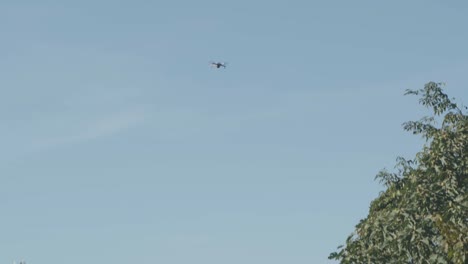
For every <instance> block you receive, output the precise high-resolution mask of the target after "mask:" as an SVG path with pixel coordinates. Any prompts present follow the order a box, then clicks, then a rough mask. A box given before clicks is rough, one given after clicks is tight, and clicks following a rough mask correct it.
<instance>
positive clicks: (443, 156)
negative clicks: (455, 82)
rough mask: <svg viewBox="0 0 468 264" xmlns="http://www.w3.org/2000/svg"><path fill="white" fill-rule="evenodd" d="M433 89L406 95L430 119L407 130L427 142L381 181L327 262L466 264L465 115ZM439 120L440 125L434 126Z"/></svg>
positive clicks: (467, 121)
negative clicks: (414, 97) (364, 211)
mask: <svg viewBox="0 0 468 264" xmlns="http://www.w3.org/2000/svg"><path fill="white" fill-rule="evenodd" d="M442 85H443V84H441V83H434V82H430V83H427V84H426V85H425V86H424V89H420V90H407V92H406V93H405V94H410V95H418V96H420V100H419V102H420V104H422V105H423V106H426V107H427V108H430V109H431V110H432V113H433V114H432V116H430V117H424V118H422V119H421V120H419V121H411V122H406V123H404V124H403V127H404V129H405V130H407V131H411V132H413V134H419V135H422V137H424V138H425V139H426V144H425V145H424V146H423V149H422V150H421V151H420V152H419V153H417V154H416V157H415V158H414V159H412V160H406V159H404V158H401V157H399V158H398V159H397V165H396V166H395V168H396V169H397V170H396V172H392V173H391V172H388V171H386V170H383V171H381V172H379V173H378V174H377V176H376V179H378V180H379V181H380V182H381V183H383V184H384V186H385V187H386V189H385V191H383V192H381V193H380V195H379V196H378V197H377V198H376V199H375V200H374V201H372V202H371V205H370V209H369V215H368V216H367V217H366V218H365V219H362V220H361V221H360V222H359V224H357V225H356V228H355V231H354V232H353V233H352V234H351V235H350V236H349V237H348V238H347V240H346V244H345V245H344V246H340V247H338V251H337V252H333V253H331V254H330V256H329V257H328V258H329V259H335V260H338V261H340V263H344V264H348V263H359V264H361V263H456V264H464V263H467V262H468V192H467V191H468V116H467V115H466V109H467V108H466V107H464V109H463V108H462V109H461V108H459V107H458V106H457V104H455V103H454V102H453V101H452V100H450V99H449V97H448V96H447V95H446V94H445V93H443V90H442V88H441V87H442ZM437 121H439V123H440V125H439V126H437V123H438V122H437Z"/></svg>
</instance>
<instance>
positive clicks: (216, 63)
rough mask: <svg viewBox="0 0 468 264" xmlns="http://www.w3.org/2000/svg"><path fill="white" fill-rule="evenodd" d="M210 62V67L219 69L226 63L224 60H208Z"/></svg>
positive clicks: (224, 66)
mask: <svg viewBox="0 0 468 264" xmlns="http://www.w3.org/2000/svg"><path fill="white" fill-rule="evenodd" d="M210 64H211V67H215V68H216V69H219V68H226V65H227V63H226V62H214V61H212V62H210Z"/></svg>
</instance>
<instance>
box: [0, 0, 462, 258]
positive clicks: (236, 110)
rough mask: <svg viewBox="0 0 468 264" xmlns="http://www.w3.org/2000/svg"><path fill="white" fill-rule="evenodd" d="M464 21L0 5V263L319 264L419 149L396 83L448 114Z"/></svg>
mask: <svg viewBox="0 0 468 264" xmlns="http://www.w3.org/2000/svg"><path fill="white" fill-rule="evenodd" d="M467 11H468V4H467V3H465V1H386V2H383V1H352V3H351V2H350V1H294V0H293V1H246V0H237V1H208V0H200V1H89V0H82V1H73V2H72V1H47V0H44V1H9V0H4V1H1V2H0V33H1V41H0V54H1V59H0V77H1V78H0V120H1V121H2V122H0V212H1V214H0V262H1V263H12V262H13V261H14V260H19V259H22V258H23V259H25V260H26V261H27V262H28V263H31V264H39V263H48V264H54V263H68V264H75V263H76V264H78V263H79V264H82V263H115V264H120V263H121V264H124V263H142V264H146V263H147V264H149V263H165V264H182V263H184V264H185V263H193V264H198V263H200V264H202V263H203V264H215V263H216V264H218V263H224V264H231V263H232V264H234V263H236V264H237V263H245V264H254V263H255V264H258V263H269V264H280V263H298V264H299V263H332V262H330V261H328V260H327V259H326V258H327V256H328V254H329V253H330V252H331V251H333V250H334V249H335V248H336V246H338V245H340V244H341V243H343V242H344V240H345V238H346V236H347V235H348V234H349V233H351V232H352V230H353V227H354V225H355V224H356V223H358V221H359V219H361V218H363V217H365V216H366V214H367V210H368V205H369V203H370V201H371V200H372V199H374V198H375V197H376V196H377V195H378V192H379V191H380V190H382V188H381V187H380V186H379V185H378V184H377V183H376V182H374V181H373V178H374V176H375V174H376V173H377V172H378V171H379V170H380V169H382V168H385V167H386V168H390V169H391V168H392V167H393V165H394V160H395V158H396V157H397V156H398V155H402V156H404V157H407V158H411V157H412V156H413V155H414V154H415V152H416V151H418V150H419V148H420V147H421V145H422V144H423V141H422V140H420V139H419V138H417V137H414V136H412V135H410V134H409V133H406V132H404V131H403V130H402V128H401V123H403V122H405V121H408V120H414V119H417V118H419V117H421V116H422V115H424V114H426V113H427V112H426V111H424V109H422V108H421V107H419V106H418V105H417V98H413V97H404V96H403V93H404V91H405V89H408V88H410V89H418V88H422V87H423V85H424V84H425V83H426V82H428V81H441V82H446V83H447V86H446V92H447V93H448V94H449V95H450V96H453V97H456V98H457V99H458V102H462V103H464V104H465V105H466V104H468V102H467V101H466V100H467V98H468V89H467V88H466V87H468V80H467V79H466V72H468V53H467V50H466V47H468V33H467V32H466V26H467V25H468V17H467V16H466V12H467ZM211 60H222V61H227V62H229V65H228V68H227V69H226V70H216V69H213V68H210V67H209V64H208V62H209V61H211ZM327 261H328V262H327Z"/></svg>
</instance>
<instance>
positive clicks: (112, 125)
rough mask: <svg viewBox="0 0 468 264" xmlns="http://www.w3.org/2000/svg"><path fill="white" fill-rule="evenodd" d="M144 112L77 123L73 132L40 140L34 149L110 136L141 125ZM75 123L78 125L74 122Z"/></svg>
mask: <svg viewBox="0 0 468 264" xmlns="http://www.w3.org/2000/svg"><path fill="white" fill-rule="evenodd" d="M146 115H147V114H146V111H145V110H144V109H142V108H136V109H130V110H126V111H122V112H117V113H113V114H109V115H106V116H102V117H100V118H96V119H94V120H90V121H86V122H79V123H80V124H79V125H77V124H74V125H73V129H74V131H73V132H69V133H68V134H65V135H59V136H55V137H52V138H42V139H39V140H37V141H36V143H35V144H34V149H35V150H36V151H37V150H43V149H49V148H54V147H60V146H66V145H73V144H79V143H84V142H87V141H90V140H96V139H98V138H102V137H107V136H111V135H114V134H117V133H119V132H122V131H124V130H126V129H129V128H131V127H133V126H136V125H138V124H141V123H142V122H144V120H145V118H146ZM75 123H78V122H77V121H75Z"/></svg>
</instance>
